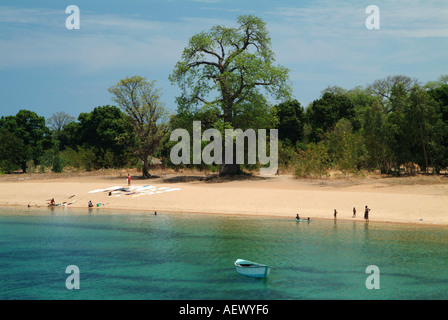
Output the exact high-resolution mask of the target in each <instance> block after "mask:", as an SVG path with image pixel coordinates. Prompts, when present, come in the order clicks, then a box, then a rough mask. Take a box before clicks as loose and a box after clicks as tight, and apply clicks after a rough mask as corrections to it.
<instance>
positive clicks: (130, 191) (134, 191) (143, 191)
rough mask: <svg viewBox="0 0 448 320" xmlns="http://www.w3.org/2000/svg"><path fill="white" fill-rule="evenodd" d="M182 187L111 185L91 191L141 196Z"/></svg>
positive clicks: (112, 194) (115, 195)
mask: <svg viewBox="0 0 448 320" xmlns="http://www.w3.org/2000/svg"><path fill="white" fill-rule="evenodd" d="M178 190H180V188H168V187H160V188H157V187H154V186H150V185H145V186H128V187H121V186H115V187H110V188H106V189H96V190H92V191H89V193H98V192H110V196H111V197H120V196H121V195H126V196H130V197H140V196H144V195H152V194H159V193H164V192H172V191H178Z"/></svg>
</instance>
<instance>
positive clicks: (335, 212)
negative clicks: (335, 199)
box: [333, 209, 338, 219]
mask: <svg viewBox="0 0 448 320" xmlns="http://www.w3.org/2000/svg"><path fill="white" fill-rule="evenodd" d="M337 214H338V212H337V211H336V209H334V213H333V215H334V218H335V219H336V215H337Z"/></svg>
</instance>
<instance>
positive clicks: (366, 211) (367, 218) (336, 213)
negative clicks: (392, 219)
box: [296, 206, 370, 221]
mask: <svg viewBox="0 0 448 320" xmlns="http://www.w3.org/2000/svg"><path fill="white" fill-rule="evenodd" d="M369 211H370V208H369V207H368V206H366V207H365V210H364V219H365V220H366V221H369ZM337 215H338V212H337V211H336V209H334V212H333V217H334V219H336V217H337ZM352 218H356V208H355V207H353V216H352ZM296 220H297V221H299V220H301V218H300V216H299V214H296ZM302 220H308V221H310V218H309V217H308V219H302Z"/></svg>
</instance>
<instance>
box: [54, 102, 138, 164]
mask: <svg viewBox="0 0 448 320" xmlns="http://www.w3.org/2000/svg"><path fill="white" fill-rule="evenodd" d="M58 138H59V139H61V145H62V146H63V148H62V150H64V149H65V148H67V147H69V148H71V149H75V150H78V151H79V150H90V151H91V152H93V155H92V157H91V159H89V160H86V161H87V162H86V164H83V165H78V166H81V167H85V166H87V167H89V168H91V169H100V168H122V167H125V166H126V165H127V164H128V163H129V162H130V161H131V158H132V149H131V148H132V147H133V146H134V144H135V142H134V141H135V132H134V129H133V127H132V125H131V123H130V121H129V120H128V118H127V116H126V115H125V114H124V113H123V112H122V111H121V110H120V109H119V108H117V107H115V106H109V105H107V106H100V107H96V108H95V109H94V110H93V111H91V112H89V113H81V114H80V115H79V117H78V122H76V123H75V122H72V123H70V124H68V125H66V126H65V127H64V129H63V130H62V131H61V132H60V133H59V135H58ZM79 147H81V148H80V149H79ZM90 151H89V153H90ZM81 153H83V151H81Z"/></svg>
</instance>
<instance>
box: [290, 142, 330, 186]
mask: <svg viewBox="0 0 448 320" xmlns="http://www.w3.org/2000/svg"><path fill="white" fill-rule="evenodd" d="M329 168H330V161H329V156H328V150H327V147H326V146H325V144H324V143H322V142H319V143H310V144H309V145H308V146H307V148H306V150H304V151H300V153H299V158H298V160H297V164H296V170H295V175H296V176H297V177H303V178H321V177H323V176H326V175H327V173H328V169H329Z"/></svg>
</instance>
